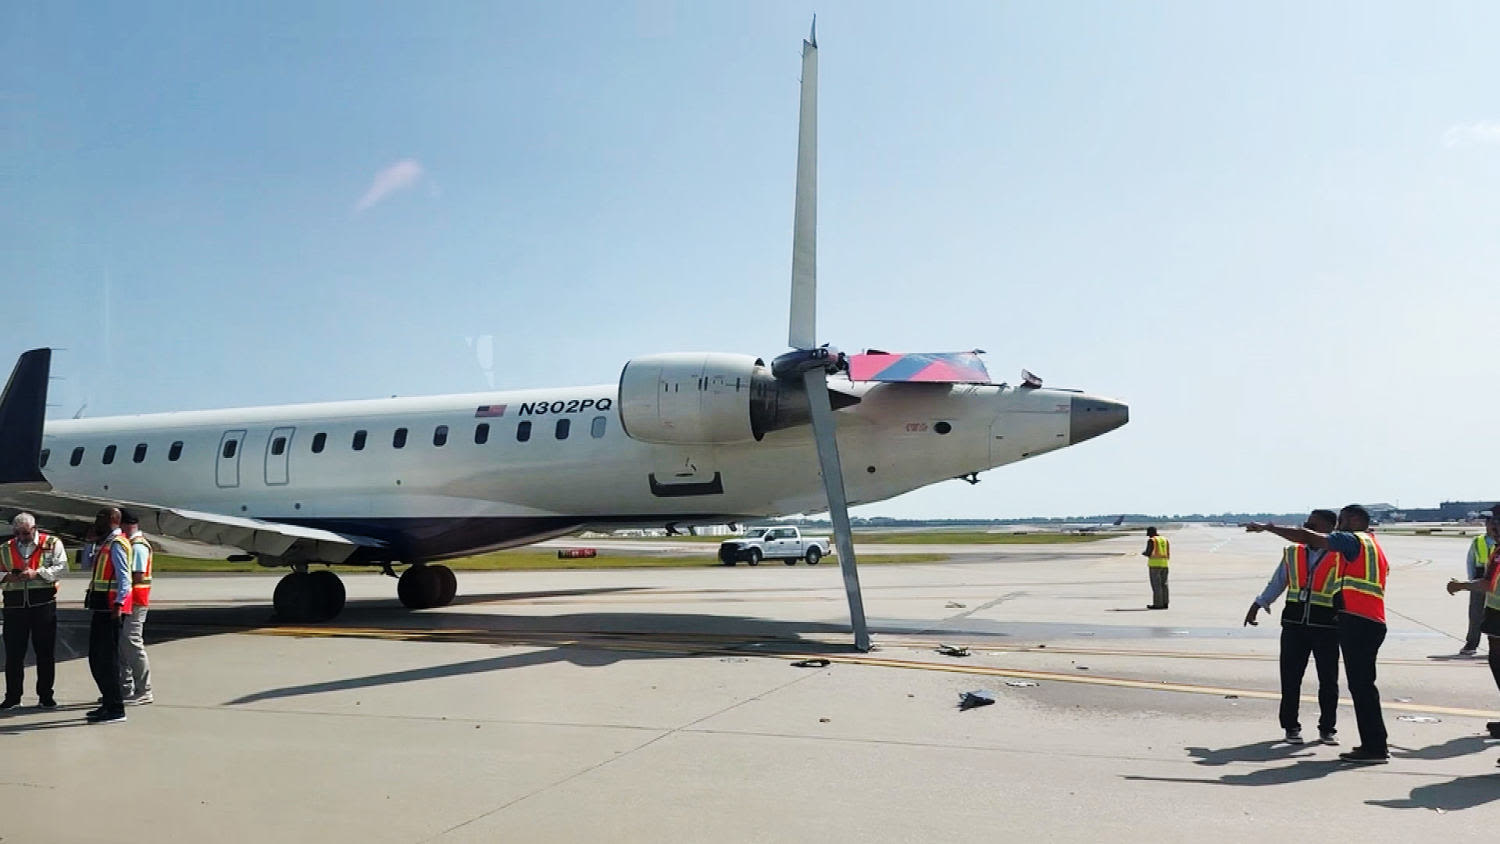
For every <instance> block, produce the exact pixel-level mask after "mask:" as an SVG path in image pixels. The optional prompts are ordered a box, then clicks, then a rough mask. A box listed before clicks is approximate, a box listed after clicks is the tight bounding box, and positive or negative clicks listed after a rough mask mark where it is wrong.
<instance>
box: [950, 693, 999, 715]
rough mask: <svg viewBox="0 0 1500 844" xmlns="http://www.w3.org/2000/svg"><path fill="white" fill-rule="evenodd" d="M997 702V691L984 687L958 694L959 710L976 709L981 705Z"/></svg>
mask: <svg viewBox="0 0 1500 844" xmlns="http://www.w3.org/2000/svg"><path fill="white" fill-rule="evenodd" d="M994 702H995V693H994V692H988V691H985V690H984V689H976V690H974V691H972V692H964V693H962V694H960V695H959V696H958V710H959V711H960V712H963V711H964V710H967V709H975V708H977V707H980V706H989V705H990V704H992V703H994Z"/></svg>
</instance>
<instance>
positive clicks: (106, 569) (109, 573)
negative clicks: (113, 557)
mask: <svg viewBox="0 0 1500 844" xmlns="http://www.w3.org/2000/svg"><path fill="white" fill-rule="evenodd" d="M116 545H118V546H120V550H122V551H124V552H125V559H126V561H127V565H128V561H129V560H130V540H128V539H126V538H125V535H124V534H121V533H117V534H115V535H114V536H112V537H110V539H109V540H108V541H107V542H104V543H103V544H101V545H100V546H99V548H98V549H97V550H95V551H94V575H93V578H94V579H93V580H92V581H90V583H89V601H88V604H89V609H94V610H108V609H110V608H111V607H113V606H114V605H115V604H118V603H121V598H120V594H119V590H118V589H116V588H115V568H114V566H113V565H112V564H111V563H110V559H109V558H110V549H111V548H113V547H114V546H116ZM100 595H108V596H109V600H108V603H106V604H105V605H103V606H100V605H99V598H98V596H100ZM130 609H131V607H130V594H129V593H128V592H127V593H126V594H125V597H124V601H123V610H124V611H125V612H130Z"/></svg>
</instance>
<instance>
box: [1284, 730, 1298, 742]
mask: <svg viewBox="0 0 1500 844" xmlns="http://www.w3.org/2000/svg"><path fill="white" fill-rule="evenodd" d="M1286 743H1287V744H1302V731H1301V730H1287V731H1286Z"/></svg>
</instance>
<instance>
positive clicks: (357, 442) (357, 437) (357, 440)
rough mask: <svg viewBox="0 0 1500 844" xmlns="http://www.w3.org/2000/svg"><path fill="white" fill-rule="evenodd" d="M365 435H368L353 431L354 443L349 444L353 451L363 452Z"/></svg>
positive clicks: (363, 432)
mask: <svg viewBox="0 0 1500 844" xmlns="http://www.w3.org/2000/svg"><path fill="white" fill-rule="evenodd" d="M367 434H368V432H366V431H355V432H354V442H353V443H351V446H352V447H353V448H354V450H355V451H364V450H365V436H366V435H367Z"/></svg>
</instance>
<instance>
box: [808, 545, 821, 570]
mask: <svg viewBox="0 0 1500 844" xmlns="http://www.w3.org/2000/svg"><path fill="white" fill-rule="evenodd" d="M822 560H823V552H822V551H819V550H818V549H817V548H809V549H807V564H808V565H810V566H815V565H817V564H818V563H820V562H822Z"/></svg>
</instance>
